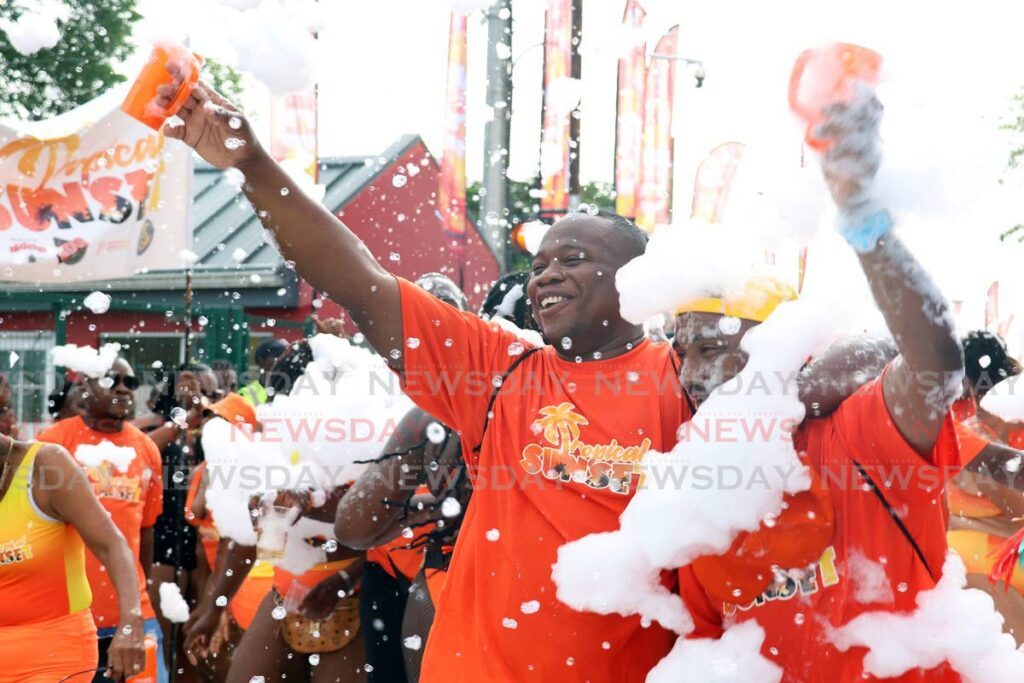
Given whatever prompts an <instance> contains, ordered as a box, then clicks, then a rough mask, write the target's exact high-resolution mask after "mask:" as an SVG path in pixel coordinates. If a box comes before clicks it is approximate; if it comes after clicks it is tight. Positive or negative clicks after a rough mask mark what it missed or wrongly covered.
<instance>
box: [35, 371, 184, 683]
mask: <svg viewBox="0 0 1024 683" xmlns="http://www.w3.org/2000/svg"><path fill="white" fill-rule="evenodd" d="M135 388H138V380H137V379H136V378H135V375H134V373H133V372H132V368H131V366H130V365H128V363H127V362H126V361H124V360H123V359H120V358H119V359H117V360H116V361H115V362H114V364H113V366H112V367H111V369H110V371H109V372H107V373H106V374H105V375H104V376H103V377H100V378H90V379H87V380H85V397H84V399H85V406H86V411H85V414H84V415H82V416H80V417H72V418H68V419H66V420H61V421H60V422H58V423H57V424H55V425H53V426H52V427H50V428H49V429H47V430H46V431H44V432H43V433H41V434H40V435H39V436H38V437H37V439H38V440H39V441H43V442H47V443H55V444H60V445H61V446H63V447H64V448H66V449H67V450H68V452H69V453H71V456H72V457H73V458H74V459H75V460H76V461H77V462H78V463H79V464H80V465H81V466H82V467H83V469H84V470H85V473H86V477H87V478H88V480H89V483H90V484H91V485H92V487H93V492H94V493H95V494H96V497H97V498H98V499H99V501H100V504H101V505H102V506H103V508H104V509H105V510H106V511H107V512H108V513H110V517H111V519H112V520H113V521H114V525H115V526H116V527H117V528H118V530H119V531H120V532H121V533H122V534H123V535H124V537H125V539H126V540H127V541H128V545H129V547H130V548H131V552H132V557H134V558H135V563H136V571H137V573H138V577H139V594H140V596H141V599H142V618H143V620H144V627H145V631H146V634H147V639H148V640H149V642H147V648H146V650H147V651H146V660H147V661H146V669H147V673H148V672H152V674H151V675H150V676H145V677H141V678H135V679H133V680H137V681H139V682H140V683H143V682H145V683H149V681H154V682H157V681H159V682H161V683H162V682H163V681H165V680H166V677H167V672H166V667H165V665H164V661H163V656H162V651H161V649H160V641H161V640H162V638H161V637H160V629H159V626H158V625H157V621H156V614H155V613H154V612H153V606H152V605H151V604H150V601H149V592H148V591H147V586H146V578H147V576H148V573H149V568H150V565H151V564H152V561H153V524H155V523H156V518H157V517H159V516H160V512H161V510H162V508H163V477H162V475H161V461H160V452H159V450H158V449H157V447H156V444H154V443H153V441H152V440H151V439H150V438H149V437H148V436H146V435H145V434H143V433H142V432H141V431H139V430H138V429H137V428H136V427H134V426H133V425H132V424H131V423H130V422H127V421H126V417H127V415H128V414H129V412H130V408H131V406H132V402H133V396H132V390H133V389H135ZM104 456H106V457H104ZM86 574H87V575H88V577H89V586H90V587H91V588H92V595H93V600H92V612H93V618H94V620H95V622H96V630H97V633H98V635H99V648H100V663H101V665H102V664H103V662H104V661H105V656H106V648H107V647H109V645H110V641H111V639H112V638H113V635H114V633H115V632H116V630H117V628H118V627H119V625H120V624H121V622H122V621H124V616H125V615H123V614H122V613H121V608H120V605H118V601H117V593H116V592H115V591H114V586H113V584H112V583H111V581H110V576H109V574H108V572H107V571H106V569H105V568H104V567H103V566H102V565H101V564H100V562H99V561H98V560H97V559H96V557H95V556H94V555H93V554H92V553H90V552H86Z"/></svg>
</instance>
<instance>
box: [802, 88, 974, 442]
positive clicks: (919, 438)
mask: <svg viewBox="0 0 1024 683" xmlns="http://www.w3.org/2000/svg"><path fill="white" fill-rule="evenodd" d="M881 118H882V106H881V104H880V103H879V102H878V100H877V99H875V98H874V96H873V95H872V94H871V93H869V92H867V91H865V92H864V93H862V95H861V97H860V98H859V99H858V100H857V101H856V102H854V103H852V104H850V105H837V106H834V107H833V108H832V109H831V111H830V112H829V119H828V121H827V123H826V124H825V125H824V126H823V127H822V129H821V131H820V132H821V133H822V134H823V135H824V136H826V137H828V138H830V139H832V140H833V142H834V144H833V146H832V148H831V149H830V150H829V151H828V152H827V153H826V154H825V156H824V158H823V159H822V170H823V171H824V174H825V179H826V181H827V182H828V185H829V189H830V190H831V192H832V197H833V199H834V200H835V202H836V206H837V207H838V208H839V213H840V225H841V232H842V234H843V236H844V237H845V238H846V240H847V241H848V242H849V243H850V245H851V246H852V247H853V248H854V250H855V251H856V252H857V254H858V257H859V258H860V263H861V267H862V268H863V269H864V274H865V275H866V276H867V279H868V283H869V284H870V286H871V292H872V294H873V295H874V299H875V303H876V304H877V305H878V308H879V309H880V310H881V312H882V315H883V316H884V317H885V322H886V324H887V325H888V327H889V331H890V332H892V335H893V337H894V338H895V340H896V346H897V348H898V349H899V352H900V356H899V357H898V358H897V359H896V360H895V361H894V363H893V367H892V368H891V369H890V371H889V372H887V373H886V374H885V376H884V380H883V381H884V384H883V392H884V396H885V403H886V406H887V407H888V409H889V414H890V415H891V416H892V419H893V422H894V423H895V425H896V427H897V429H899V431H900V433H901V434H902V435H903V437H904V438H905V439H906V440H907V442H908V443H909V444H911V445H912V446H913V447H914V449H915V450H917V452H918V453H920V454H922V455H928V454H929V453H930V452H931V451H932V448H933V447H934V445H935V441H936V439H937V438H938V435H939V432H940V430H941V429H942V423H943V420H944V419H945V416H946V412H947V411H948V410H949V407H950V405H951V404H952V403H953V401H954V400H955V399H956V397H957V395H958V394H959V393H960V388H961V385H960V382H961V379H962V377H963V369H964V362H963V354H962V353H961V351H960V345H959V344H958V343H957V338H956V332H955V328H954V324H953V318H952V316H951V315H950V313H949V306H948V305H947V303H946V300H945V298H943V296H942V294H941V292H939V290H938V288H937V287H936V286H935V284H934V283H933V282H932V279H931V277H929V275H928V273H927V272H925V270H924V268H922V267H921V265H920V264H919V263H918V262H917V260H916V259H915V258H914V256H913V255H912V254H911V253H910V252H909V251H908V250H907V248H906V247H905V246H904V245H903V243H902V242H901V241H900V240H899V238H897V237H896V236H895V235H894V234H892V218H891V216H890V215H889V212H888V211H887V210H886V209H885V208H884V207H882V206H880V205H879V204H878V203H877V202H876V201H875V200H874V197H873V195H872V192H871V185H872V182H873V180H874V177H875V174H876V173H877V171H878V166H879V163H880V160H881V155H880V141H879V135H878V128H879V123H880V121H881Z"/></svg>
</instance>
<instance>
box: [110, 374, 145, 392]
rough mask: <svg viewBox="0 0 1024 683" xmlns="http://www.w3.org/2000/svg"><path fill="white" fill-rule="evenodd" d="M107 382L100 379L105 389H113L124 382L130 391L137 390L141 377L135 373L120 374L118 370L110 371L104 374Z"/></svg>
mask: <svg viewBox="0 0 1024 683" xmlns="http://www.w3.org/2000/svg"><path fill="white" fill-rule="evenodd" d="M103 379H105V380H107V381H106V382H104V381H102V380H101V381H100V385H101V386H103V387H104V388H105V389H113V388H114V387H116V386H117V385H118V384H123V385H124V388H125V389H127V390H128V391H135V390H136V389H138V388H139V385H140V382H139V378H138V377H136V376H135V375H119V374H117V373H116V372H108V373H107V374H106V375H104V376H103Z"/></svg>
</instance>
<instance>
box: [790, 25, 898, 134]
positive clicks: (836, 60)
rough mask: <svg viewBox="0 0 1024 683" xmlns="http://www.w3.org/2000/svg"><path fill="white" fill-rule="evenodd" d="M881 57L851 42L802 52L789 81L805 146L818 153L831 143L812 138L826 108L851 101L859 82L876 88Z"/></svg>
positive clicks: (792, 107) (794, 108) (791, 105)
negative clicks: (800, 122) (803, 125)
mask: <svg viewBox="0 0 1024 683" xmlns="http://www.w3.org/2000/svg"><path fill="white" fill-rule="evenodd" d="M881 68H882V55H880V54H878V53H877V52H875V51H874V50H869V49H868V48H866V47H861V46H860V45H854V44H852V43H829V44H828V45H823V46H821V47H817V48H813V49H810V50H805V51H804V52H803V53H802V54H801V55H800V56H799V57H797V60H796V63H795V64H794V65H793V73H792V74H791V75H790V78H789V108H790V109H791V110H792V111H793V113H794V114H796V116H797V117H798V118H799V119H800V120H801V121H803V122H804V124H805V125H806V127H807V132H806V134H805V136H804V139H805V140H806V142H807V144H808V145H809V146H811V147H812V148H814V149H816V150H818V151H819V152H824V151H826V150H827V149H828V148H829V145H830V142H829V141H828V140H822V139H820V138H816V137H815V136H814V131H815V130H816V129H817V128H818V126H820V125H821V124H822V123H824V121H825V108H826V107H828V106H829V105H832V104H837V103H840V102H850V101H852V100H853V98H854V96H855V95H856V87H857V84H858V83H861V84H866V85H871V86H874V85H878V79H879V72H880V71H881Z"/></svg>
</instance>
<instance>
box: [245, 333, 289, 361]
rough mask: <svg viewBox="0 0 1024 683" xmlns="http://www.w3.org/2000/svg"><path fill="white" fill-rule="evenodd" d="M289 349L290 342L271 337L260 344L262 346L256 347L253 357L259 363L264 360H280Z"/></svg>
mask: <svg viewBox="0 0 1024 683" xmlns="http://www.w3.org/2000/svg"><path fill="white" fill-rule="evenodd" d="M287 348H288V342H286V341H285V340H283V339H278V338H277V337H271V338H270V339H264V340H263V341H261V342H260V345H259V346H257V347H256V353H255V354H254V355H253V357H254V359H255V360H256V362H257V363H258V362H259V361H261V360H263V359H264V358H280V357H281V354H283V353H284V352H285V349H287Z"/></svg>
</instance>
